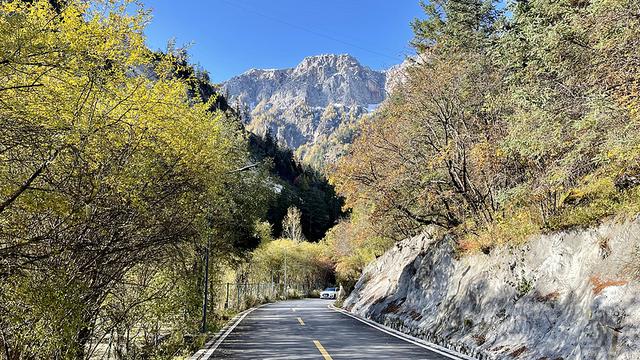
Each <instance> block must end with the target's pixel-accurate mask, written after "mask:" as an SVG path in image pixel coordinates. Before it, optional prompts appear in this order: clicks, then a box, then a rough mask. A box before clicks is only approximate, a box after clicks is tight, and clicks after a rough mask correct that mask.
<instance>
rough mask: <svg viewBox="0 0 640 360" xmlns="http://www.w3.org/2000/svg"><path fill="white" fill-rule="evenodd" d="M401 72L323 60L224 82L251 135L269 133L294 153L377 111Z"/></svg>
mask: <svg viewBox="0 0 640 360" xmlns="http://www.w3.org/2000/svg"><path fill="white" fill-rule="evenodd" d="M401 73H402V69H401V66H398V67H394V68H393V69H391V70H390V72H389V74H390V75H388V74H387V72H385V71H375V70H372V69H370V68H368V67H365V66H363V65H361V64H360V63H359V62H358V60H356V59H355V58H354V57H352V56H350V55H318V56H311V57H307V58H305V59H304V60H302V62H301V63H300V64H298V65H297V66H296V67H295V68H292V69H278V70H258V69H252V70H249V71H247V72H245V73H244V74H242V75H239V76H236V77H234V78H232V79H230V80H228V81H227V82H225V83H224V84H223V92H224V93H225V94H227V96H228V98H229V100H230V104H231V105H232V106H234V107H238V108H239V109H240V110H241V112H242V114H243V117H244V119H245V121H246V122H247V124H248V126H247V127H248V128H249V129H250V130H251V131H253V132H254V133H256V134H258V135H263V134H264V133H265V132H266V131H270V132H271V134H273V135H274V136H275V137H276V139H277V140H278V141H279V142H280V143H281V144H283V145H286V146H287V147H289V148H291V149H293V150H295V149H298V148H299V147H301V146H303V145H307V146H308V145H310V144H313V143H315V142H316V141H318V140H319V139H326V138H327V137H329V136H330V135H331V134H333V132H334V131H336V129H338V128H339V127H340V125H341V124H342V123H344V122H348V121H352V120H353V119H357V118H359V117H360V116H362V115H364V114H366V113H368V112H370V111H372V110H374V109H375V108H376V107H377V106H378V105H379V104H380V103H382V102H383V101H384V100H385V98H386V96H387V90H389V89H391V88H392V87H393V84H396V83H397V81H398V80H397V78H398V77H399V76H400V75H401Z"/></svg>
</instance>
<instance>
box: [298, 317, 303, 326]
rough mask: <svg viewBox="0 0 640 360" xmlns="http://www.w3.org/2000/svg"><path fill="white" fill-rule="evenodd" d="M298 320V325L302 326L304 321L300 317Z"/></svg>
mask: <svg viewBox="0 0 640 360" xmlns="http://www.w3.org/2000/svg"><path fill="white" fill-rule="evenodd" d="M298 322H299V323H300V325H302V326H304V321H302V319H301V318H298Z"/></svg>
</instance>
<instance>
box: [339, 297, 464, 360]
mask: <svg viewBox="0 0 640 360" xmlns="http://www.w3.org/2000/svg"><path fill="white" fill-rule="evenodd" d="M328 307H329V308H330V309H332V310H333V311H337V312H339V313H341V314H344V315H347V316H349V317H352V318H354V319H356V320H358V321H360V322H361V323H363V324H366V325H369V326H371V327H372V328H374V329H376V330H378V331H382V332H383V333H386V334H389V335H391V336H394V337H397V338H398V339H401V340H404V341H406V342H408V343H411V344H414V345H417V346H419V347H421V348H423V349H427V350H430V351H433V352H435V353H438V354H440V355H444V356H446V357H448V358H449V359H455V360H460V359H464V360H473V358H472V357H469V356H467V355H464V354H452V353H451V352H453V351H452V350H450V349H447V348H445V347H442V346H439V345H436V344H432V343H428V344H425V343H422V342H423V341H424V340H422V339H418V338H415V337H413V336H411V335H407V334H404V333H401V332H399V331H397V330H394V329H391V328H388V327H386V326H384V325H381V324H378V323H375V324H374V323H373V321H372V320H368V321H365V320H363V319H361V318H360V317H358V316H356V315H353V314H351V313H350V312H348V311H346V310H343V309H340V308H337V307H335V306H333V305H329V306H328Z"/></svg>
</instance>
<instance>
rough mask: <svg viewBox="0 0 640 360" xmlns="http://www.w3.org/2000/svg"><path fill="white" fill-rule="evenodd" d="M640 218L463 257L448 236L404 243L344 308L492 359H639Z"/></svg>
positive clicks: (367, 274) (370, 271) (370, 270)
mask: <svg viewBox="0 0 640 360" xmlns="http://www.w3.org/2000/svg"><path fill="white" fill-rule="evenodd" d="M639 232H640V219H636V220H635V221H632V222H628V223H624V224H615V223H606V224H604V225H601V226H599V227H597V228H591V229H587V230H579V231H572V232H560V233H556V234H552V235H541V236H536V237H534V238H533V239H531V241H530V242H528V243H527V244H526V245H524V246H523V247H518V248H516V247H512V248H506V247H505V248H500V249H497V250H495V251H493V252H492V253H491V254H490V255H485V254H482V253H479V254H477V255H470V256H465V257H462V258H458V257H457V256H456V252H455V251H454V248H453V246H452V242H451V241H449V239H448V238H444V239H439V240H434V239H432V238H431V237H429V236H428V235H421V236H417V237H414V238H410V239H407V240H405V241H402V242H399V243H397V244H396V245H395V246H394V247H393V248H392V249H391V250H389V251H388V252H387V253H385V254H384V255H383V256H381V257H380V258H379V259H378V260H377V261H375V262H374V263H372V264H370V265H369V266H368V267H367V268H366V270H365V271H364V273H363V275H362V277H361V278H360V280H359V282H358V283H357V284H356V287H355V290H354V291H353V292H352V293H351V295H350V296H349V298H348V299H347V300H346V301H345V303H344V307H345V308H346V309H348V310H350V311H351V312H353V313H356V314H359V315H361V316H364V317H367V318H371V319H373V320H375V321H377V322H380V323H383V324H385V325H387V326H390V327H393V328H395V329H398V330H401V331H403V332H406V333H410V334H412V335H414V336H418V337H421V338H425V339H427V340H429V341H432V342H436V343H439V344H441V345H445V346H449V347H452V348H456V349H463V350H464V351H466V352H467V353H468V354H470V355H475V356H477V357H479V358H492V359H502V358H505V359H511V358H520V359H612V358H614V359H629V360H631V359H638V358H640V328H639V327H638V323H640V302H638V301H637V298H636V296H637V294H638V292H639V291H640V283H638V281H637V276H636V277H635V279H636V280H634V274H635V275H637V270H638V260H639V258H638V256H639V253H640V237H639V236H638V235H637V234H638V233H639Z"/></svg>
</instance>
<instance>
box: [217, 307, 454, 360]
mask: <svg viewBox="0 0 640 360" xmlns="http://www.w3.org/2000/svg"><path fill="white" fill-rule="evenodd" d="M330 303H331V302H330V301H327V300H320V299H307V300H292V301H284V302H278V303H275V304H269V305H266V306H263V307H260V308H258V309H256V310H254V311H253V312H251V313H250V314H248V315H247V316H246V317H245V318H244V319H243V320H242V321H241V322H240V323H239V324H238V325H237V326H236V327H235V328H234V329H233V331H232V332H231V333H229V335H228V336H227V337H226V338H225V339H224V341H223V342H222V343H220V344H219V346H218V347H217V348H216V350H215V351H214V352H213V354H212V356H211V357H210V359H252V360H255V359H324V360H330V359H334V360H339V359H345V360H346V359H394V360H399V359H429V360H431V359H433V360H444V359H451V358H449V357H445V356H443V355H440V354H437V353H434V352H431V351H429V350H427V349H424V348H422V347H420V346H418V345H414V344H412V343H409V342H406V341H404V340H402V339H399V338H397V337H394V336H392V335H389V334H387V333H385V332H382V331H380V330H377V329H375V328H373V327H371V326H369V325H367V324H364V323H362V322H360V321H358V320H356V319H353V318H351V317H349V316H347V315H345V314H342V313H339V312H337V311H335V310H332V309H330V308H328V305H329V304H330Z"/></svg>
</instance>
